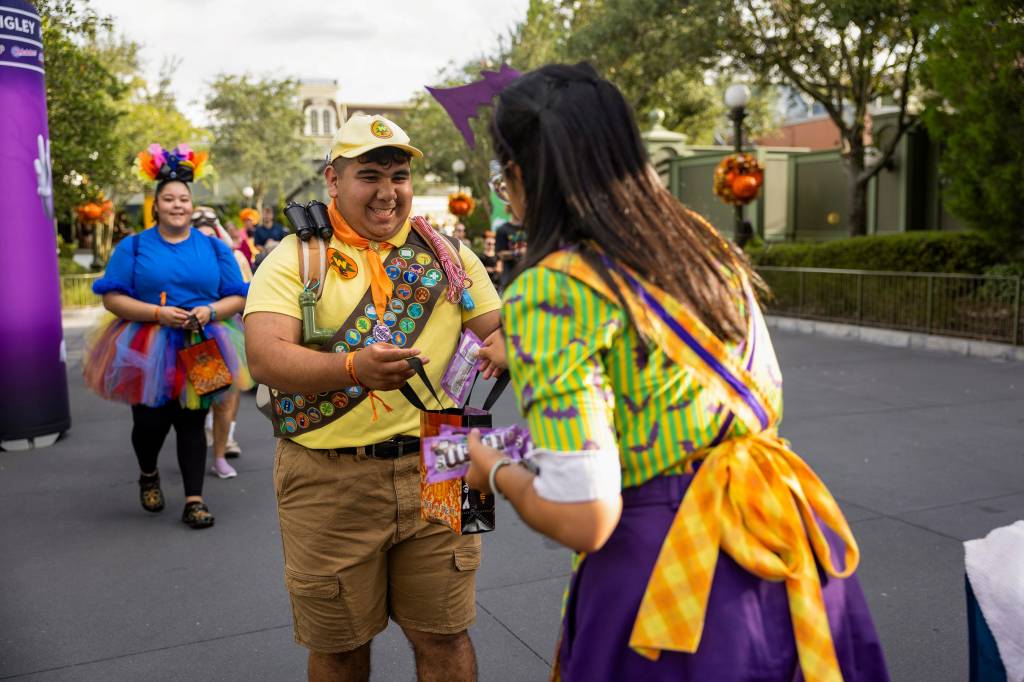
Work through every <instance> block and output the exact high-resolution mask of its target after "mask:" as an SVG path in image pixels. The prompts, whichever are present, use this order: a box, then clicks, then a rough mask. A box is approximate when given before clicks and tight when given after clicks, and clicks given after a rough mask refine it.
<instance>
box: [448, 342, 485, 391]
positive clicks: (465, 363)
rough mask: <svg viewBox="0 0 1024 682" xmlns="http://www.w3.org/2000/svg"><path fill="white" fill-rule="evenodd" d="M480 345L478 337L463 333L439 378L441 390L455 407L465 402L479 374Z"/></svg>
mask: <svg viewBox="0 0 1024 682" xmlns="http://www.w3.org/2000/svg"><path fill="white" fill-rule="evenodd" d="M481 345H482V343H481V341H480V337H478V336H477V335H476V334H474V333H473V332H472V331H470V330H469V329H466V330H465V331H463V332H462V338H461V339H459V347H458V348H456V349H455V354H454V355H453V356H452V361H451V362H450V363H448V369H446V370H445V371H444V376H442V377H441V390H443V391H444V392H445V393H447V394H448V397H449V398H451V399H452V400H454V401H455V404H456V405H462V404H464V403H465V402H466V398H467V397H469V392H470V391H471V390H472V388H473V382H474V381H475V380H476V375H477V374H478V373H479V372H480V361H479V353H480V346H481Z"/></svg>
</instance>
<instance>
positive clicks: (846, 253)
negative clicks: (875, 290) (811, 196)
mask: <svg viewBox="0 0 1024 682" xmlns="http://www.w3.org/2000/svg"><path fill="white" fill-rule="evenodd" d="M747 254H748V255H749V256H750V259H751V261H752V262H753V263H754V265H774V266H777V267H803V268H844V269H850V270H892V271H895V272H961V273H970V274H980V273H983V272H985V271H986V270H987V269H989V268H990V267H992V266H994V265H999V264H1001V263H1004V262H1006V261H1007V260H1008V254H1007V252H1006V249H1004V248H1001V247H1000V246H999V245H998V244H997V243H995V242H993V241H991V240H989V239H988V238H986V237H984V236H983V235H980V234H977V233H973V232H906V233H903V234H892V235H873V236H869V237H853V238H850V239H840V240H836V241H831V242H823V243H814V244H804V243H798V244H768V245H759V246H754V247H748V249H747Z"/></svg>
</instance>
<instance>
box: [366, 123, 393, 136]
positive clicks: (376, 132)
mask: <svg viewBox="0 0 1024 682" xmlns="http://www.w3.org/2000/svg"><path fill="white" fill-rule="evenodd" d="M370 133H371V134H372V135H373V136H374V137H376V138H379V139H381V140H386V139H388V138H389V137H391V136H392V135H394V133H393V132H391V126H389V125H388V124H387V123H385V122H384V121H380V120H377V121H374V122H373V123H371V124H370Z"/></svg>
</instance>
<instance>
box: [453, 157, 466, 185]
mask: <svg viewBox="0 0 1024 682" xmlns="http://www.w3.org/2000/svg"><path fill="white" fill-rule="evenodd" d="M465 172H466V162H465V161H463V160H462V159H455V160H454V161H452V173H455V181H456V182H457V183H458V185H459V191H460V192H461V191H462V174H463V173H465Z"/></svg>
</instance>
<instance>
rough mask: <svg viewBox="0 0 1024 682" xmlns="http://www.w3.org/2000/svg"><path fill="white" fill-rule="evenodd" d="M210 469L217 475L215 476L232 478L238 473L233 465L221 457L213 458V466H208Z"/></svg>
mask: <svg viewBox="0 0 1024 682" xmlns="http://www.w3.org/2000/svg"><path fill="white" fill-rule="evenodd" d="M210 471H212V472H213V473H214V474H216V475H217V478H234V477H235V476H237V475H238V472H237V471H235V469H234V467H232V466H231V465H230V464H228V463H227V462H225V461H224V460H223V459H214V460H213V466H212V467H210Z"/></svg>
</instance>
